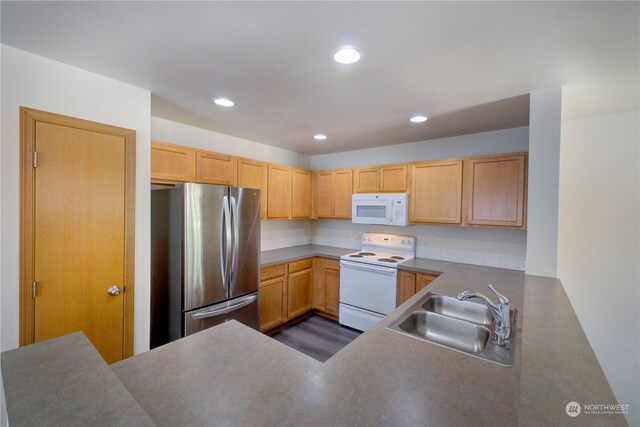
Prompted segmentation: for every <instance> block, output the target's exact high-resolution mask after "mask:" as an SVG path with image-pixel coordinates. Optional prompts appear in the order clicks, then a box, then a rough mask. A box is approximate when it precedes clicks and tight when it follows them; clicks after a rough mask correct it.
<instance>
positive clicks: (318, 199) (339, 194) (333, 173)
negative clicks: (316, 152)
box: [314, 169, 353, 219]
mask: <svg viewBox="0 0 640 427" xmlns="http://www.w3.org/2000/svg"><path fill="white" fill-rule="evenodd" d="M314 180H315V203H314V209H315V215H314V217H315V218H339V219H350V218H351V190H352V188H353V170H352V169H333V170H323V171H317V172H316V173H315V177H314Z"/></svg>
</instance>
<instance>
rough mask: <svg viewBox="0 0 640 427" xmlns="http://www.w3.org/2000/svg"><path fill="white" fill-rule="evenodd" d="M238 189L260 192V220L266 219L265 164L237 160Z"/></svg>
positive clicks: (248, 160)
mask: <svg viewBox="0 0 640 427" xmlns="http://www.w3.org/2000/svg"><path fill="white" fill-rule="evenodd" d="M237 169H238V187H245V188H257V189H259V190H260V201H261V208H260V218H262V219H265V218H266V217H267V173H268V171H267V164H266V163H265V162H258V161H256V160H250V159H242V158H238V166H237Z"/></svg>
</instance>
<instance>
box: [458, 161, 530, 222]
mask: <svg viewBox="0 0 640 427" xmlns="http://www.w3.org/2000/svg"><path fill="white" fill-rule="evenodd" d="M526 167H527V155H526V153H520V154H515V155H513V154H509V155H501V156H486V157H477V158H472V159H469V160H468V169H467V170H468V174H467V175H468V176H467V207H468V219H467V222H468V223H469V224H471V225H492V226H504V227H514V228H523V227H524V225H525V203H526V201H525V194H526V173H527V172H526Z"/></svg>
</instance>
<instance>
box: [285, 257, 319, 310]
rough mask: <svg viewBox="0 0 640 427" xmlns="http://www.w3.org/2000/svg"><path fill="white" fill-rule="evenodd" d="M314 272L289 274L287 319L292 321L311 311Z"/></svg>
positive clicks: (309, 269) (303, 271)
mask: <svg viewBox="0 0 640 427" xmlns="http://www.w3.org/2000/svg"><path fill="white" fill-rule="evenodd" d="M312 283H313V270H312V269H311V268H308V269H306V270H302V271H298V272H295V273H289V277H288V279H287V319H292V318H294V317H296V316H299V315H301V314H303V313H306V312H307V311H309V310H311V308H312V305H313V294H312V287H311V285H312Z"/></svg>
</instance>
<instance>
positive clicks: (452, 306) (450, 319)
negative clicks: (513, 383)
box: [387, 292, 518, 366]
mask: <svg viewBox="0 0 640 427" xmlns="http://www.w3.org/2000/svg"><path fill="white" fill-rule="evenodd" d="M509 314H510V316H509V318H510V321H511V336H510V337H509V339H508V340H507V341H506V343H505V345H504V346H500V345H497V344H496V343H495V342H494V335H495V333H496V323H495V322H494V320H493V315H492V313H491V311H490V310H489V308H488V307H487V306H485V305H484V304H479V303H476V302H472V301H460V300H458V299H457V298H453V297H450V296H447V295H442V294H437V293H433V292H428V293H427V294H425V295H424V296H423V297H422V298H421V299H420V300H418V301H417V302H416V303H414V304H413V305H412V306H411V307H409V309H407V310H406V311H405V312H404V313H402V315H401V316H400V317H399V318H397V319H396V320H395V321H394V322H392V323H391V324H389V325H388V326H387V329H390V330H391V331H394V332H398V333H401V334H403V335H406V336H409V337H412V338H417V339H419V340H422V341H426V342H428V343H432V344H436V345H439V346H442V347H446V348H449V349H451V350H455V351H458V352H461V353H464V354H467V355H469V356H473V357H478V358H481V359H484V360H488V361H490V362H494V363H497V364H499V365H503V366H513V360H514V355H515V347H516V336H515V335H516V329H517V328H516V319H517V316H518V311H517V310H516V309H515V308H512V307H511V308H510V309H509Z"/></svg>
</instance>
